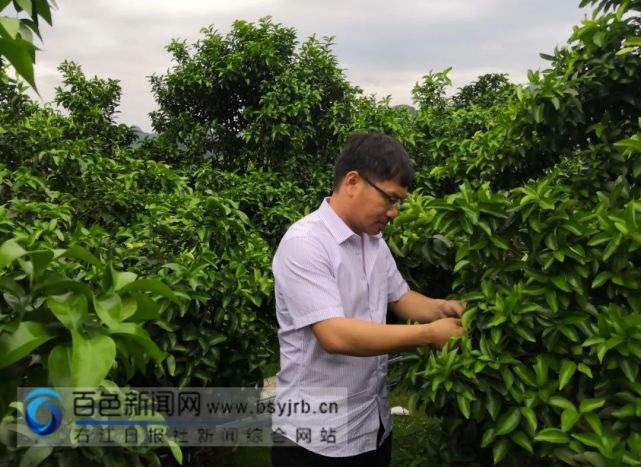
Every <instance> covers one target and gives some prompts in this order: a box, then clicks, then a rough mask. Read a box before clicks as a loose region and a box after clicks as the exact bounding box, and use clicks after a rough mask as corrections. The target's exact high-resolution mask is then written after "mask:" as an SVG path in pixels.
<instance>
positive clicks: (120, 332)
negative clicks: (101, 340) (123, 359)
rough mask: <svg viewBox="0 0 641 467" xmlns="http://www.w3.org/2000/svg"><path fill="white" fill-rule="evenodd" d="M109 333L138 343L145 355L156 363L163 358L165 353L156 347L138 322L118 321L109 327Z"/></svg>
mask: <svg viewBox="0 0 641 467" xmlns="http://www.w3.org/2000/svg"><path fill="white" fill-rule="evenodd" d="M109 332H110V334H111V335H113V336H122V337H126V338H128V339H130V340H132V341H134V342H136V343H137V344H138V345H140V346H141V347H142V348H143V349H145V352H147V355H149V356H150V357H151V358H153V359H154V361H155V362H156V363H160V362H161V361H162V360H163V359H164V358H165V353H164V352H163V351H162V350H160V349H159V348H158V346H157V345H156V344H155V343H154V341H152V340H151V338H150V337H149V334H148V333H147V331H145V330H144V329H143V328H142V327H141V326H140V325H139V324H136V323H118V324H117V325H116V326H114V327H113V328H111V329H110V331H109Z"/></svg>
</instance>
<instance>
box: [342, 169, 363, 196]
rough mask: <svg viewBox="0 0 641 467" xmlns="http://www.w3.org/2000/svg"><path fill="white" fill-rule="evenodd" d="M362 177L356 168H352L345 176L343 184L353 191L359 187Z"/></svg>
mask: <svg viewBox="0 0 641 467" xmlns="http://www.w3.org/2000/svg"><path fill="white" fill-rule="evenodd" d="M361 181H362V179H361V177H360V175H358V172H357V171H356V170H350V171H349V172H347V173H346V174H345V177H344V178H343V183H342V185H343V186H344V187H345V188H346V189H347V190H348V191H350V192H353V190H354V188H357V187H358V184H359V183H361Z"/></svg>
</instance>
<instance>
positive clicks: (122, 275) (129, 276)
mask: <svg viewBox="0 0 641 467" xmlns="http://www.w3.org/2000/svg"><path fill="white" fill-rule="evenodd" d="M111 275H112V278H113V283H114V290H115V291H116V292H118V291H119V290H120V289H122V288H123V287H124V286H126V285H128V284H131V283H132V282H133V281H135V280H136V278H137V277H138V275H137V274H134V273H133V272H117V271H115V270H114V269H112V270H111Z"/></svg>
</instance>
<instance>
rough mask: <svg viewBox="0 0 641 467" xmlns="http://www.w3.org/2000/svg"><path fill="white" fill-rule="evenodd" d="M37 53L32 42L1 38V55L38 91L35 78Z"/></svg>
mask: <svg viewBox="0 0 641 467" xmlns="http://www.w3.org/2000/svg"><path fill="white" fill-rule="evenodd" d="M35 52H36V48H35V46H34V45H33V44H32V43H31V42H27V41H25V40H23V39H20V38H17V39H5V38H0V55H3V56H4V57H6V58H7V60H8V61H9V63H10V64H11V66H13V68H14V69H15V70H16V72H17V73H18V74H19V75H20V76H22V78H24V80H25V81H26V82H27V83H29V84H30V85H31V87H33V89H36V83H35V81H34V77H33V61H34V58H35Z"/></svg>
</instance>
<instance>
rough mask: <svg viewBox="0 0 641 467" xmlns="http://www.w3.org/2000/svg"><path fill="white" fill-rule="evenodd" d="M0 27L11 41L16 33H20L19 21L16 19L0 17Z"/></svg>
mask: <svg viewBox="0 0 641 467" xmlns="http://www.w3.org/2000/svg"><path fill="white" fill-rule="evenodd" d="M0 26H2V27H3V28H4V30H5V31H6V32H7V34H8V35H9V37H10V38H11V39H15V38H16V36H17V35H18V31H20V20H19V19H18V18H9V17H6V16H0Z"/></svg>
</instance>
